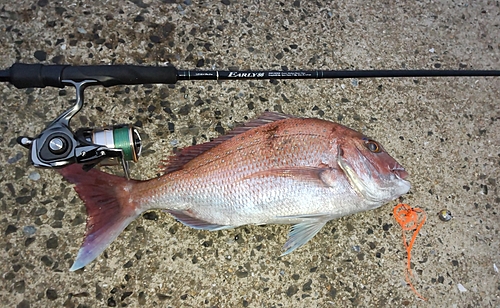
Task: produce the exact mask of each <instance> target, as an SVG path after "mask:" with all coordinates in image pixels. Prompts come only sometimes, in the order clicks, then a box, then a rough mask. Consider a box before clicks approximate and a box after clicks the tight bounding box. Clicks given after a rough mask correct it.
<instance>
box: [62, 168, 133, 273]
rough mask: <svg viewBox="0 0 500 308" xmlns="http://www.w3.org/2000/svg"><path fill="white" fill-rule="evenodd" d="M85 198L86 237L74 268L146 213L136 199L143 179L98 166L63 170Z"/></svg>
mask: <svg viewBox="0 0 500 308" xmlns="http://www.w3.org/2000/svg"><path fill="white" fill-rule="evenodd" d="M59 172H60V173H61V175H62V176H63V177H64V178H65V179H66V180H67V181H68V182H70V183H73V184H75V185H76V186H75V190H76V192H77V193H78V195H79V196H80V198H81V199H82V200H83V201H84V203H85V207H86V210H87V227H86V230H85V239H84V241H83V244H82V246H81V247H80V250H79V251H78V255H77V257H76V260H75V262H74V263H73V266H71V269H70V271H75V270H78V269H80V268H82V267H84V266H85V265H87V264H89V263H90V262H92V261H93V260H94V259H95V258H97V256H99V255H100V254H101V253H102V252H103V251H104V249H106V247H108V246H109V244H111V242H113V241H114V240H115V239H116V238H117V237H118V235H120V233H121V232H122V231H123V230H124V229H125V228H126V227H127V226H128V225H129V224H130V223H131V222H132V221H133V220H134V219H136V218H137V217H138V216H139V215H140V214H141V212H142V210H141V209H140V207H139V204H138V203H137V201H135V200H134V198H133V187H134V186H135V184H137V183H138V182H139V181H135V180H127V179H125V178H123V177H119V176H116V175H111V174H108V173H105V172H102V171H99V170H96V169H91V170H90V171H88V172H86V171H84V170H82V167H81V166H79V165H77V164H74V165H70V166H68V167H65V168H63V169H60V170H59Z"/></svg>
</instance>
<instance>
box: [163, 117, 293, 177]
mask: <svg viewBox="0 0 500 308" xmlns="http://www.w3.org/2000/svg"><path fill="white" fill-rule="evenodd" d="M289 118H293V116H290V115H286V114H281V113H276V112H269V111H268V112H264V113H263V114H262V115H261V116H259V117H258V118H256V119H253V120H250V121H249V122H247V123H245V124H243V125H242V126H240V127H237V128H235V129H233V130H232V131H230V132H229V133H227V134H226V135H222V136H219V137H217V138H215V139H214V140H212V141H209V142H205V143H201V144H197V145H193V146H189V147H186V148H184V149H182V150H181V151H180V152H178V153H177V154H175V155H172V156H170V157H169V158H168V159H166V160H162V162H163V163H164V165H163V166H162V167H161V168H162V170H163V172H164V173H165V174H167V173H170V172H174V171H177V170H180V169H182V167H183V166H184V165H185V164H187V163H188V162H190V161H191V160H192V159H194V158H195V157H198V156H199V155H201V154H202V153H204V152H206V151H208V150H210V149H212V148H214V147H216V146H218V145H219V144H221V143H223V142H224V141H226V140H229V139H231V138H233V137H234V136H237V135H239V134H242V133H244V132H247V131H249V130H251V129H254V128H256V127H259V126H262V125H266V124H269V123H272V122H276V121H280V120H285V119H289Z"/></svg>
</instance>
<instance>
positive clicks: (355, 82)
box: [351, 79, 358, 87]
mask: <svg viewBox="0 0 500 308" xmlns="http://www.w3.org/2000/svg"><path fill="white" fill-rule="evenodd" d="M351 84H352V85H353V86H355V87H357V86H358V80H357V79H353V80H351Z"/></svg>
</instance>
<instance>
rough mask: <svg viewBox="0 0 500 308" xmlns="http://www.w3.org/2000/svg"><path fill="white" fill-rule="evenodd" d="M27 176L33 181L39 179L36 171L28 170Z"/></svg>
mask: <svg viewBox="0 0 500 308" xmlns="http://www.w3.org/2000/svg"><path fill="white" fill-rule="evenodd" d="M28 178H29V179H30V180H33V181H38V180H39V179H40V173H38V172H36V171H33V172H30V175H29V176H28Z"/></svg>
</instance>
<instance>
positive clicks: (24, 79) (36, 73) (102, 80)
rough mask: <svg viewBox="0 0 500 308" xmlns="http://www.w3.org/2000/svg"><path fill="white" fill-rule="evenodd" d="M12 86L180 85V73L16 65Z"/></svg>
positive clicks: (116, 67)
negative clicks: (73, 83) (90, 82)
mask: <svg viewBox="0 0 500 308" xmlns="http://www.w3.org/2000/svg"><path fill="white" fill-rule="evenodd" d="M9 75H10V80H9V81H10V83H12V84H13V85H14V86H15V87H17V88H44V87H48V86H50V87H59V88H62V87H64V86H65V84H64V83H63V80H72V81H83V80H95V81H97V82H98V84H100V85H102V86H105V87H110V86H116V85H134V84H146V83H151V84H153V83H166V84H174V83H176V82H177V69H176V68H175V67H173V66H164V67H157V66H136V65H88V66H70V65H43V64H22V63H16V64H14V65H12V66H11V67H10V69H9Z"/></svg>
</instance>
